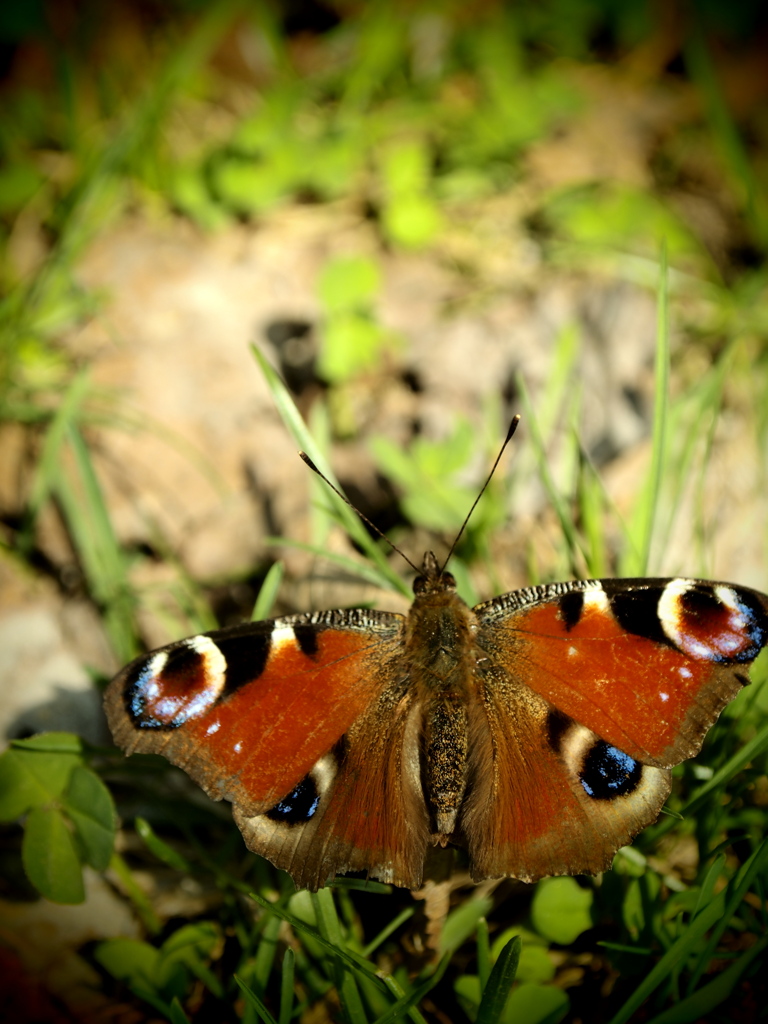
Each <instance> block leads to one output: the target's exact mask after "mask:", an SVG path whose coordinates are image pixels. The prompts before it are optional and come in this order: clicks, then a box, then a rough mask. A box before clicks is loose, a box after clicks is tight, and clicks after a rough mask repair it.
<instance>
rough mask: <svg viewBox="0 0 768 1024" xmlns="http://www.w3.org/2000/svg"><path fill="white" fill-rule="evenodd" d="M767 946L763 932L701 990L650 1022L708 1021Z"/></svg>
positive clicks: (682, 1023)
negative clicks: (761, 935)
mask: <svg viewBox="0 0 768 1024" xmlns="http://www.w3.org/2000/svg"><path fill="white" fill-rule="evenodd" d="M766 948H768V935H764V936H763V937H762V938H760V939H758V940H757V942H756V943H755V944H754V945H753V946H752V947H750V949H748V950H747V951H746V952H745V953H743V954H742V955H741V956H740V957H739V959H738V960H736V961H735V963H732V964H731V965H730V966H729V967H726V968H725V970H724V971H721V972H720V973H719V974H718V975H717V976H716V977H715V978H714V979H713V980H712V981H710V982H708V983H707V984H706V985H704V986H702V988H700V989H699V990H698V992H694V993H693V995H690V996H687V997H686V998H685V999H682V1000H680V1002H679V1003H675V1005H674V1006H671V1007H670V1008H669V1009H668V1010H665V1011H664V1012H663V1013H660V1014H659V1015H658V1016H657V1017H654V1018H653V1020H651V1021H650V1022H649V1024H697V1022H698V1021H702V1020H708V1019H710V1018H711V1017H712V1011H713V1010H715V1008H716V1007H718V1006H722V1004H723V1003H724V1002H725V1001H726V999H729V998H730V996H731V995H732V993H733V990H734V988H736V986H737V985H738V983H739V982H740V981H741V979H742V977H743V976H744V974H745V973H746V971H747V969H748V968H749V967H750V966H751V964H752V962H753V961H754V960H755V959H757V957H758V956H760V955H761V954H762V953H763V951H764V950H765V949H766Z"/></svg>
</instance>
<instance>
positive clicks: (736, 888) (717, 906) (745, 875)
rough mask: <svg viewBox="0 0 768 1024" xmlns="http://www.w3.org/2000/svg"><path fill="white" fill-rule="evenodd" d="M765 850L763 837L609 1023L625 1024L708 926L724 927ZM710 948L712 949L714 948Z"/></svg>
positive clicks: (692, 946) (763, 857)
mask: <svg viewBox="0 0 768 1024" xmlns="http://www.w3.org/2000/svg"><path fill="white" fill-rule="evenodd" d="M767 853H768V840H765V841H764V842H763V844H762V845H761V847H759V848H758V850H756V851H755V853H753V854H752V856H751V857H750V858H749V860H748V861H746V863H745V864H744V865H743V866H742V867H741V869H740V871H739V873H738V874H737V876H736V878H735V879H733V881H732V883H731V885H729V886H728V889H725V890H723V891H722V892H719V893H717V894H716V895H715V896H714V897H713V899H712V901H711V902H710V903H709V905H708V906H706V907H704V908H702V909H701V910H700V911H699V913H698V914H697V916H696V917H695V918H694V919H693V920H692V921H691V922H690V923H689V924H688V927H687V928H686V929H685V931H684V932H683V933H682V935H680V937H679V938H678V939H677V940H676V941H675V942H673V943H672V945H671V946H670V947H669V949H668V950H667V951H666V953H665V954H664V955H663V956H662V958H661V959H660V960H659V962H658V963H657V964H656V966H655V967H654V968H653V969H652V970H651V971H650V973H649V974H648V975H647V976H646V977H645V979H644V980H643V981H642V982H641V983H640V984H639V985H638V987H637V988H636V989H635V991H634V992H633V993H632V995H631V996H630V997H629V999H628V1000H627V1001H626V1002H625V1003H624V1005H623V1006H622V1007H621V1009H620V1010H619V1011H618V1013H616V1014H615V1015H614V1016H613V1017H612V1018H611V1021H610V1024H625V1022H626V1021H628V1020H630V1019H631V1018H632V1016H633V1014H634V1013H635V1012H636V1011H637V1010H638V1009H639V1008H640V1007H641V1006H642V1004H643V1003H644V1002H645V1000H646V999H647V998H648V997H649V996H650V995H651V993H653V992H654V991H655V990H656V989H657V988H658V987H659V985H661V984H662V982H664V981H665V980H666V979H667V978H668V977H670V976H671V975H672V974H673V973H674V972H675V970H676V968H677V967H678V966H679V965H680V964H681V963H682V962H683V961H684V960H685V958H686V957H688V956H689V955H690V954H691V953H693V952H695V951H696V949H697V947H698V946H699V945H700V944H701V942H702V940H703V938H704V936H705V935H706V933H707V932H708V931H709V929H710V928H713V927H715V926H716V925H717V923H718V922H720V924H721V925H722V928H725V927H727V925H728V923H729V921H730V918H731V915H732V913H733V910H734V909H735V907H736V906H737V905H738V903H739V902H740V901H741V899H742V898H743V896H744V893H745V892H746V890H747V888H748V887H749V885H750V884H751V882H752V881H753V879H754V876H755V874H756V873H757V871H758V870H760V869H761V867H762V865H763V862H764V861H765V860H766V859H768V858H767V857H766V854H767ZM729 911H730V912H729ZM719 933H720V934H721V933H722V929H720V930H719ZM712 948H713V949H714V947H712ZM699 962H700V964H703V965H704V969H706V965H707V963H708V962H709V957H707V960H706V962H704V958H703V957H702V958H701V959H700V961H699Z"/></svg>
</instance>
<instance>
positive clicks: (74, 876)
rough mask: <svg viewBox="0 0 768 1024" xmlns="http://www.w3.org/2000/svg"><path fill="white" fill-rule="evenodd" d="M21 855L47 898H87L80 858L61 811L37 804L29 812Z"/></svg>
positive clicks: (29, 875)
mask: <svg viewBox="0 0 768 1024" xmlns="http://www.w3.org/2000/svg"><path fill="white" fill-rule="evenodd" d="M21 857H22V861H23V863H24V870H25V871H26V873H27V878H28V879H29V880H30V882H31V883H32V884H33V885H34V886H35V888H36V889H37V890H38V891H39V892H40V893H41V894H42V895H43V896H45V898H46V899H48V900H52V901H53V902H54V903H82V902H83V900H84V899H85V888H84V886H83V874H82V869H81V867H80V858H79V857H78V855H77V849H76V847H75V842H74V839H73V837H72V833H71V832H70V831H69V829H68V828H67V824H66V822H65V821H64V817H63V815H62V813H61V811H57V810H53V809H44V808H40V807H36V808H35V809H34V810H32V811H30V812H29V816H28V817H27V824H26V828H25V830H24V840H23V843H22V846H21Z"/></svg>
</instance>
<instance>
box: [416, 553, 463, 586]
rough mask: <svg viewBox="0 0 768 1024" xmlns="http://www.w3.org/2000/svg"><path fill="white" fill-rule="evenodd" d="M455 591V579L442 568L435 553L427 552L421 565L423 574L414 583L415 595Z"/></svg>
mask: <svg viewBox="0 0 768 1024" xmlns="http://www.w3.org/2000/svg"><path fill="white" fill-rule="evenodd" d="M455 589H456V580H455V579H454V577H453V576H452V575H451V573H449V572H445V571H444V569H442V568H441V567H440V564H439V562H438V561H437V558H436V557H435V553H434V552H433V551H427V553H426V554H425V555H424V561H423V562H422V563H421V572H420V573H419V575H418V576H417V577H416V579H415V580H414V581H413V592H414V594H434V593H445V592H446V591H448V592H452V591H454V590H455Z"/></svg>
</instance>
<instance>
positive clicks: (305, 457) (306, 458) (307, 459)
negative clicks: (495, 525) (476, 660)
mask: <svg viewBox="0 0 768 1024" xmlns="http://www.w3.org/2000/svg"><path fill="white" fill-rule="evenodd" d="M510 436H511V435H510ZM502 451H503V449H502ZM499 454H501V453H499ZM299 457H300V458H301V459H302V461H304V462H306V464H307V465H308V466H309V468H310V469H311V470H312V472H313V473H317V475H318V476H319V477H320V479H321V480H323V481H324V482H325V483H326V484H327V485H328V486H329V487H330V488H331V490H332V491H333V493H334V494H337V495H338V496H339V497H340V498H341V500H342V501H343V502H344V504H345V505H349V507H350V508H351V509H352V511H353V512H354V513H355V515H357V516H359V517H360V519H362V521H363V522H364V523H365V524H366V526H370V528H371V529H372V530H373V531H374V533H377V534H378V535H379V536H380V537H381V539H382V540H384V541H386V542H387V544H389V546H390V547H391V548H392V550H393V551H396V552H397V553H398V555H400V557H401V558H404V559H405V560H406V562H407V563H408V565H410V567H411V568H412V569H413V570H414V571H415V572H416V573H418V574H421V569H419V567H418V566H417V565H414V564H413V562H412V561H411V560H410V558H409V557H408V555H406V554H404V552H402V551H401V550H400V548H399V547H398V546H397V544H394V543H393V542H392V541H391V540H390V539H389V537H388V536H387V535H386V533H382V532H381V530H380V529H379V528H378V526H377V525H376V524H375V523H372V522H371V520H370V519H369V518H368V516H364V515H363V513H362V512H361V511H360V509H359V508H357V507H356V506H355V505H353V504H352V502H351V501H350V500H349V498H348V497H346V495H344V494H342V493H341V491H340V490H339V488H338V487H336V486H335V484H332V483H331V481H330V480H329V479H328V477H327V476H326V475H325V473H323V472H321V471H320V470H319V469H318V468H317V466H316V465H315V464H314V462H313V461H312V459H310V457H309V456H308V455H307V453H306V452H299ZM496 461H497V462H498V461H499V460H498V459H497V460H496ZM495 468H496V467H495V466H494V469H495ZM480 493H481V494H482V491H481V492H480ZM473 507H474V506H473ZM462 529H463V527H462Z"/></svg>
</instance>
